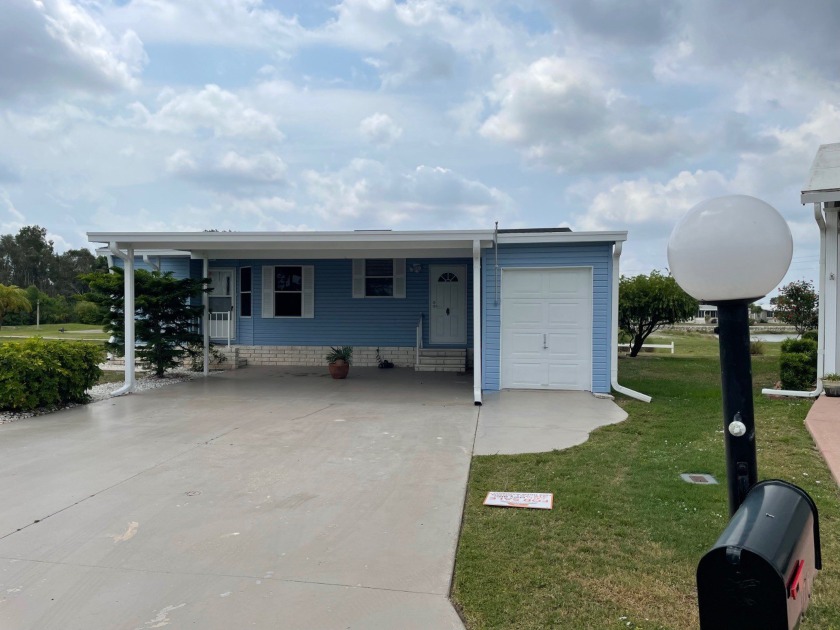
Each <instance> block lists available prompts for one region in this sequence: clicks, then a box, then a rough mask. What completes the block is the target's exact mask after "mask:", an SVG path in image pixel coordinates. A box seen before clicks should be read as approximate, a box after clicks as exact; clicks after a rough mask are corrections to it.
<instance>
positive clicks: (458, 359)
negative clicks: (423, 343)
mask: <svg viewBox="0 0 840 630" xmlns="http://www.w3.org/2000/svg"><path fill="white" fill-rule="evenodd" d="M466 355H467V351H466V350H463V349H423V350H421V351H420V360H419V361H418V363H417V364H416V365H415V366H414V369H415V370H416V371H418V372H462V371H463V370H464V363H465V361H466Z"/></svg>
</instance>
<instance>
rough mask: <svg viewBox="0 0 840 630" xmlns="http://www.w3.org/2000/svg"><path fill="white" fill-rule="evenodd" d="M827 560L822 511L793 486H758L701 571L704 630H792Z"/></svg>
mask: <svg viewBox="0 0 840 630" xmlns="http://www.w3.org/2000/svg"><path fill="white" fill-rule="evenodd" d="M821 568H822V559H821V557H820V527H819V517H818V515H817V506H816V505H814V502H813V500H812V499H811V497H810V496H808V493H806V492H805V491H804V490H802V489H801V488H798V487H797V486H794V485H793V484H791V483H787V482H786V481H779V480H775V479H774V480H769V481H762V482H759V483H757V484H756V485H754V486H753V487H752V488H751V489H750V491H749V493H748V494H747V496H746V498H745V499H744V502H743V503H742V504H741V506H740V507H739V508H738V511H737V512H735V514H734V515H733V517H732V519H731V520H730V521H729V525H727V527H726V529H725V530H723V533H722V534H721V535H720V538H718V540H717V542H716V543H715V545H714V547H712V549H711V550H709V552H708V553H706V555H705V556H703V558H702V559H701V560H700V564H699V565H698V567H697V598H698V603H699V607H700V628H701V629H703V630H709V629H712V628H713V629H714V630H729V629H731V630H736V629H737V630H752V629H755V630H759V629H760V630H775V629H777V628H778V629H780V630H782V629H784V630H792V629H793V628H796V627H797V626H798V625H799V620H800V619H801V617H802V613H804V612H805V609H806V608H807V607H808V603H809V601H810V598H811V585H812V584H813V581H814V577H815V576H816V574H817V570H818V569H821Z"/></svg>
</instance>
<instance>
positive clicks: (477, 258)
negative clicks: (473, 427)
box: [473, 241, 482, 405]
mask: <svg viewBox="0 0 840 630" xmlns="http://www.w3.org/2000/svg"><path fill="white" fill-rule="evenodd" d="M481 357H482V354H481V241H473V400H474V401H475V404H476V405H480V404H481V363H482V358H481Z"/></svg>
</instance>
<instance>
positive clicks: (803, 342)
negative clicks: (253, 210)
mask: <svg viewBox="0 0 840 630" xmlns="http://www.w3.org/2000/svg"><path fill="white" fill-rule="evenodd" d="M779 376H780V377H781V381H782V389H792V390H805V389H810V388H811V387H812V386H813V385H814V383H816V381H817V342H816V341H814V340H812V339H804V338H803V339H786V340H785V341H783V342H782V350H781V356H780V359H779Z"/></svg>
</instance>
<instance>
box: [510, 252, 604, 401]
mask: <svg viewBox="0 0 840 630" xmlns="http://www.w3.org/2000/svg"><path fill="white" fill-rule="evenodd" d="M501 343H502V347H501V363H502V365H501V369H502V374H501V378H502V382H501V386H502V387H503V388H509V389H579V390H591V389H592V270H591V269H590V268H583V269H580V268H574V269H505V270H503V271H502V329H501Z"/></svg>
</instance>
